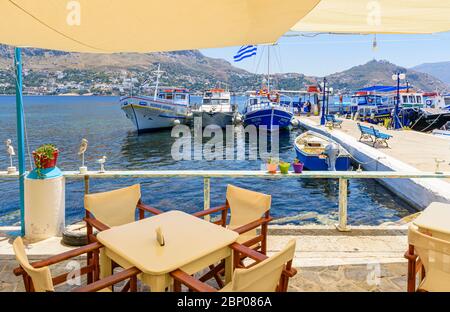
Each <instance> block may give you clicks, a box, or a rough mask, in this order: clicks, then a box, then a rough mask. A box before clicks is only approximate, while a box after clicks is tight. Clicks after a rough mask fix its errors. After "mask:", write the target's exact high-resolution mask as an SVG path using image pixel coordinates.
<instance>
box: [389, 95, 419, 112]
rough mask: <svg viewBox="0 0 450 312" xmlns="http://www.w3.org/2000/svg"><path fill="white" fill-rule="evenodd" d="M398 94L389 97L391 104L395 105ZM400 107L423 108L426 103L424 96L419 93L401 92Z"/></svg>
mask: <svg viewBox="0 0 450 312" xmlns="http://www.w3.org/2000/svg"><path fill="white" fill-rule="evenodd" d="M396 98H397V94H392V95H391V96H390V97H389V102H390V103H391V104H392V105H395V101H396ZM399 104H400V107H402V108H421V107H423V106H424V104H425V102H424V100H423V94H422V93H418V92H401V93H400V103H399Z"/></svg>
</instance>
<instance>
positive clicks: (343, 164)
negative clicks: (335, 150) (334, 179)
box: [295, 146, 351, 171]
mask: <svg viewBox="0 0 450 312" xmlns="http://www.w3.org/2000/svg"><path fill="white" fill-rule="evenodd" d="M295 153H296V154H297V159H298V160H300V162H302V163H303V166H304V168H306V169H308V170H312V171H327V170H328V161H327V159H326V158H319V156H317V155H308V154H306V153H303V152H302V151H301V150H300V149H299V148H298V147H297V146H295ZM335 166H336V170H337V171H347V170H349V169H350V166H351V160H350V157H349V156H339V157H338V158H337V159H336V165H335Z"/></svg>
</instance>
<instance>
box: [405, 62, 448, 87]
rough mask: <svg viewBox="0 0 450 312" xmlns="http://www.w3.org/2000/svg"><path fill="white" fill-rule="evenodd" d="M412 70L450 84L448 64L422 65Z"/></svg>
mask: <svg viewBox="0 0 450 312" xmlns="http://www.w3.org/2000/svg"><path fill="white" fill-rule="evenodd" d="M412 69H413V70H415V71H418V72H421V73H426V74H430V75H432V76H434V77H436V78H439V79H440V80H442V81H444V82H446V83H448V84H450V62H438V63H424V64H420V65H417V66H415V67H413V68H412Z"/></svg>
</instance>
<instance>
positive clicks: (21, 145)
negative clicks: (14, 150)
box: [14, 48, 25, 236]
mask: <svg viewBox="0 0 450 312" xmlns="http://www.w3.org/2000/svg"><path fill="white" fill-rule="evenodd" d="M14 67H15V72H16V118H17V146H18V159H19V193H20V197H19V200H20V231H21V236H25V195H24V178H25V137H24V134H25V129H24V117H23V96H22V55H21V49H20V48H15V49H14Z"/></svg>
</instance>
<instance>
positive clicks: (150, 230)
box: [97, 211, 239, 291]
mask: <svg viewBox="0 0 450 312" xmlns="http://www.w3.org/2000/svg"><path fill="white" fill-rule="evenodd" d="M158 227H161V229H162V231H163V233H164V238H165V245H164V246H160V245H159V243H158V241H157V240H156V232H155V230H156V228H158ZM238 237H239V235H238V234H237V233H236V232H234V231H231V230H228V229H226V228H223V227H221V226H218V225H216V224H213V223H210V222H207V221H204V220H203V219H200V218H197V217H194V216H192V215H189V214H187V213H184V212H181V211H169V212H165V213H162V214H160V215H157V216H153V217H150V218H146V219H143V220H140V221H137V222H133V223H128V224H125V225H121V226H117V227H113V228H111V229H109V230H106V231H102V232H100V233H98V235H97V239H98V240H99V241H100V242H101V243H102V244H103V245H104V246H105V248H104V249H103V252H102V253H101V257H100V261H101V263H100V265H101V277H106V276H108V275H110V274H111V260H113V261H114V262H116V263H117V264H119V265H120V266H121V267H124V268H129V267H132V266H135V267H137V268H138V269H140V270H141V271H142V273H141V274H140V275H139V278H140V280H141V281H142V282H143V283H145V284H147V285H148V286H150V289H151V291H164V290H165V289H166V288H167V287H170V286H171V284H172V278H171V277H170V274H169V273H170V272H172V271H174V270H176V269H182V270H183V271H185V272H186V273H188V274H194V273H196V272H198V271H200V270H202V269H204V268H207V267H208V266H209V265H211V264H214V263H217V262H219V261H221V260H223V259H225V281H226V282H227V283H228V282H230V281H231V276H232V270H233V268H232V263H233V262H232V251H231V248H230V247H229V245H231V244H232V243H234V242H235V241H236V240H237V239H238Z"/></svg>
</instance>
